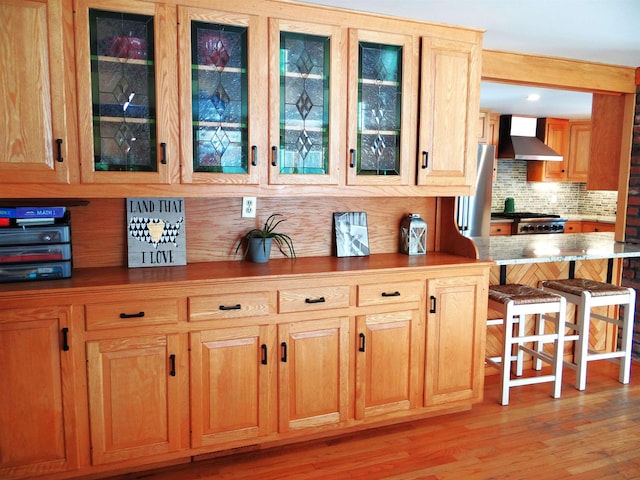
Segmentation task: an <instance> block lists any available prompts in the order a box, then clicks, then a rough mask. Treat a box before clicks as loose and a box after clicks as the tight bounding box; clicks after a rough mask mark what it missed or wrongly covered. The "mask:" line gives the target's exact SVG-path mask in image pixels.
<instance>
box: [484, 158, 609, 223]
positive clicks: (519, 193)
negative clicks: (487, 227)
mask: <svg viewBox="0 0 640 480" xmlns="http://www.w3.org/2000/svg"><path fill="white" fill-rule="evenodd" d="M507 197H513V198H514V200H515V209H516V211H521V212H524V211H527V212H544V213H557V214H561V215H562V214H565V215H575V214H582V215H605V216H608V215H615V213H616V205H617V199H618V193H617V192H613V191H587V189H586V184H584V183H564V182H562V183H561V182H527V163H526V162H524V161H517V160H516V161H514V160H498V175H497V179H496V180H495V181H494V182H493V194H492V198H491V211H492V212H502V211H504V201H505V198H507Z"/></svg>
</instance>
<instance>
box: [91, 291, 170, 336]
mask: <svg viewBox="0 0 640 480" xmlns="http://www.w3.org/2000/svg"><path fill="white" fill-rule="evenodd" d="M179 302H180V300H178V299H176V298H163V299H158V300H132V301H127V302H113V303H95V304H88V305H86V306H85V315H86V320H85V321H86V328H87V330H102V329H107V328H127V327H140V326H148V325H161V324H167V323H176V322H177V321H178V318H179Z"/></svg>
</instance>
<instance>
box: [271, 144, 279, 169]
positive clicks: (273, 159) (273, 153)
mask: <svg viewBox="0 0 640 480" xmlns="http://www.w3.org/2000/svg"><path fill="white" fill-rule="evenodd" d="M271 165H273V166H274V167H277V166H278V147H271Z"/></svg>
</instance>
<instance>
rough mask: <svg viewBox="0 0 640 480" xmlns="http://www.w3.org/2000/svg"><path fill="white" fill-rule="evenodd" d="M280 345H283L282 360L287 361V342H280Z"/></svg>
mask: <svg viewBox="0 0 640 480" xmlns="http://www.w3.org/2000/svg"><path fill="white" fill-rule="evenodd" d="M280 347H282V357H280V361H282V362H285V363H286V362H287V342H282V343H281V344H280Z"/></svg>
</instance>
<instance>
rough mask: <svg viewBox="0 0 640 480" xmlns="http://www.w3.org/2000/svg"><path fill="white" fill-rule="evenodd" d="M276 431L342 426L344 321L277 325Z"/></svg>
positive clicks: (345, 360)
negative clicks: (277, 422) (277, 425)
mask: <svg viewBox="0 0 640 480" xmlns="http://www.w3.org/2000/svg"><path fill="white" fill-rule="evenodd" d="M277 362H278V392H279V396H278V413H279V431H280V432H289V431H292V430H299V429H303V428H310V427H320V426H326V425H336V424H340V423H343V422H346V420H347V416H348V406H349V383H348V382H349V319H348V317H329V318H323V319H320V320H307V321H298V322H290V323H284V324H280V325H278V355H277Z"/></svg>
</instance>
